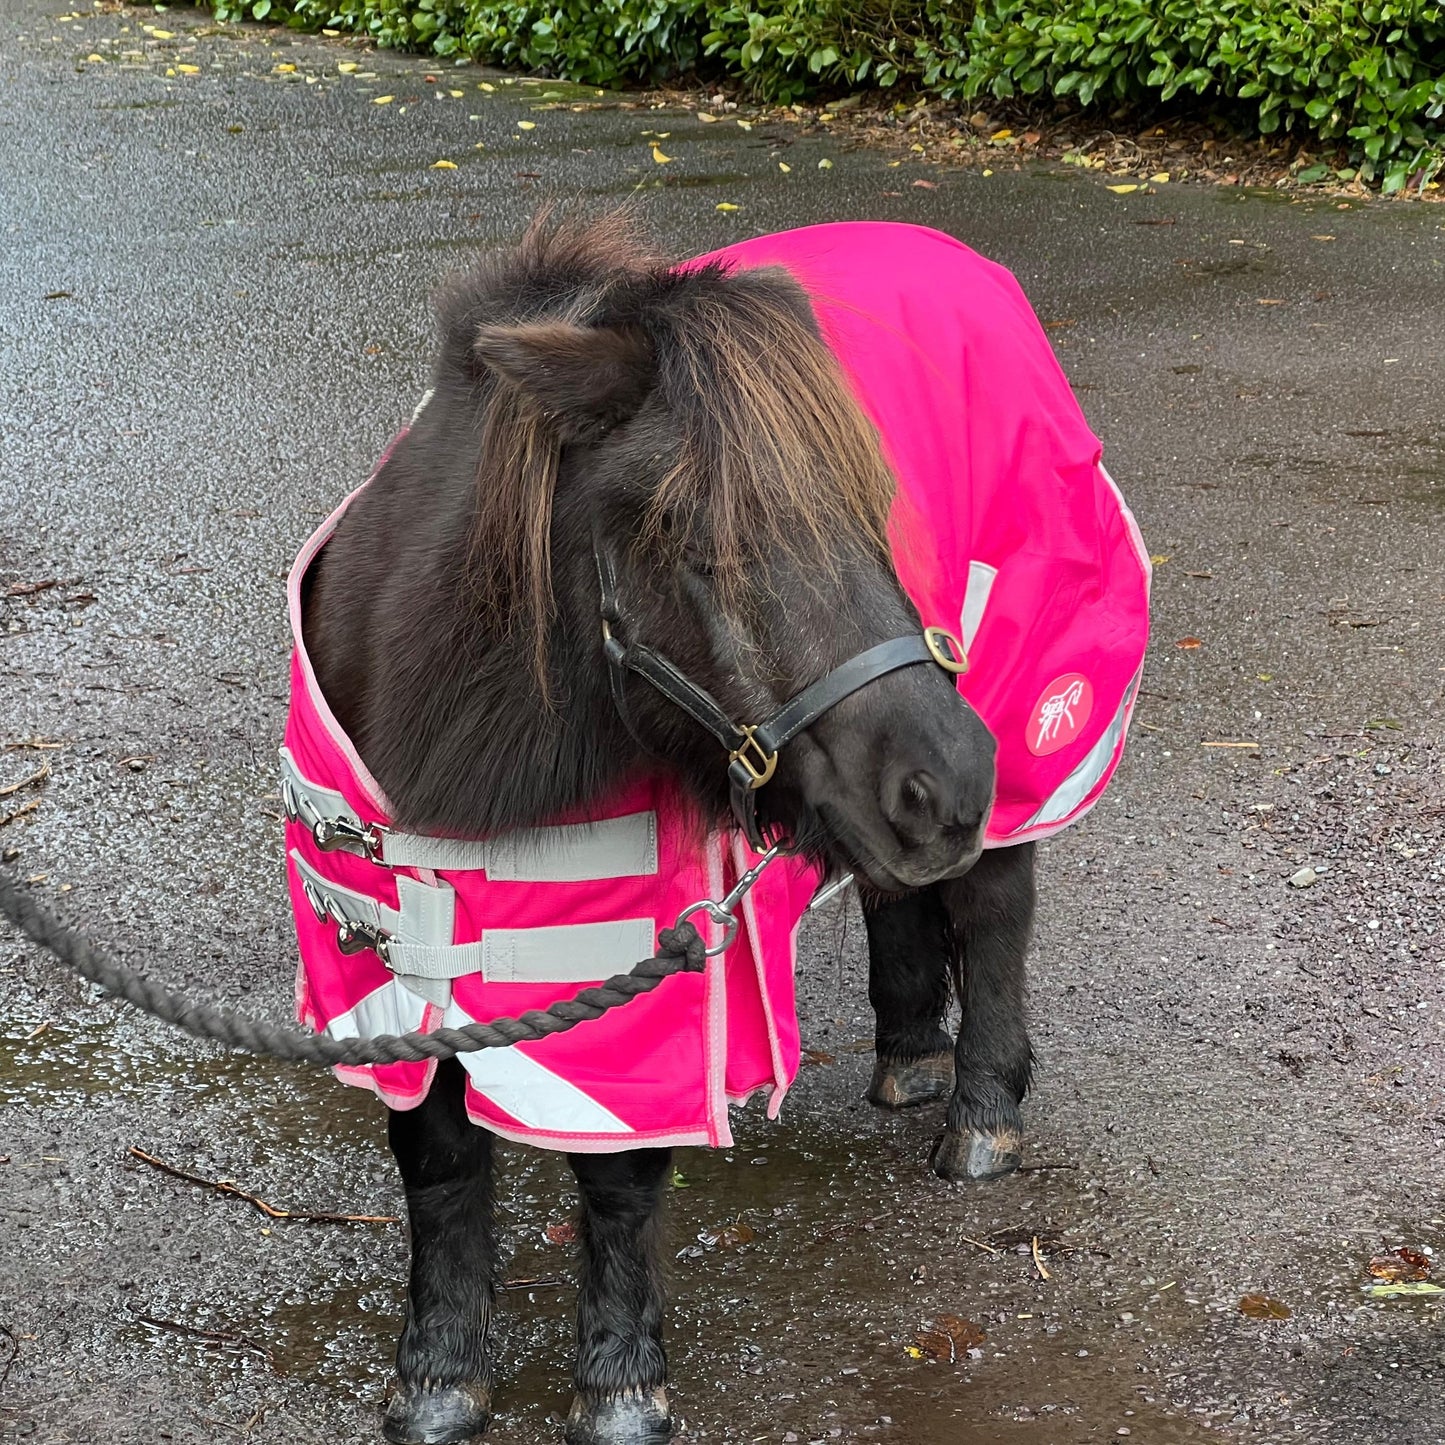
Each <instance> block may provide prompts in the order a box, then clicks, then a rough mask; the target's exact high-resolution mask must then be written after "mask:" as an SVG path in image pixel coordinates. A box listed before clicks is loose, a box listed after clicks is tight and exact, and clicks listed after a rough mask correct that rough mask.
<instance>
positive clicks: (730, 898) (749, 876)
mask: <svg viewBox="0 0 1445 1445" xmlns="http://www.w3.org/2000/svg"><path fill="white" fill-rule="evenodd" d="M782 847H783V845H782V844H781V843H774V844H773V846H772V847H771V848H769V849H768V851H767V852H766V853H764V854H763V856H762V857H761V858H759V859H758V861H757V862H756V863H754V864H753V866H752V867H751V868H749V869H748V870H747V872H746V873H744V874H743V875H742V876H741V877H740V878H739V879H738V881H737V882H736V883H734V884H733V886H732V888H731V889H730V890H729V892H728V894H727V896H726V897H725V898H723V899H722V900H721V901H719V900H718V899H716V898H701V899H699V900H698V901H697V902H696V903H690V904H688V906H687V907H686V908H684V909H683V910H682V912H681V913H679V914H678V915H677V922H676V923H674V924H673V925H672V926H673V927H674V928H681V927H682V925H683V924H684V923H686V922H687V920H688V919H689V918H691V917H692V915H693V914H694V913H706V914H707V916H708V917H709V918H711V919H712V921H713V922H714V923H718V924H721V925H722V930H723V936H722V942H721V943H717V944H714V945H713V946H712V947H711V948H704V949H703V951H702V952H703V957H704V958H715V957H716V956H717V955H718V954H720V953H725V952H726V951H727V950H728V949H729V948H731V947H732V946H733V942H734V941H735V940H736V938H737V936H738V916H737V912H736V909H737V906H738V904H740V903H741V902H742V901H743V899H744V898H746V897H747V896H748V894H749V893H750V892H751V891H752V887H753V884H754V883H756V882H757V881H758V879H759V878H761V877H762V876H763V869H765V868H766V867H767V866H768V864H769V863H771V862H772V861H773V859H774V858H776V857H777V856H778V854H779V853H780V852H781V851H782Z"/></svg>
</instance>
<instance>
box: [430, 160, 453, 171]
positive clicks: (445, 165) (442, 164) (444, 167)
mask: <svg viewBox="0 0 1445 1445" xmlns="http://www.w3.org/2000/svg"><path fill="white" fill-rule="evenodd" d="M431 168H432V170H434V171H454V170H456V168H457V163H456V162H455V161H433V162H432V163H431Z"/></svg>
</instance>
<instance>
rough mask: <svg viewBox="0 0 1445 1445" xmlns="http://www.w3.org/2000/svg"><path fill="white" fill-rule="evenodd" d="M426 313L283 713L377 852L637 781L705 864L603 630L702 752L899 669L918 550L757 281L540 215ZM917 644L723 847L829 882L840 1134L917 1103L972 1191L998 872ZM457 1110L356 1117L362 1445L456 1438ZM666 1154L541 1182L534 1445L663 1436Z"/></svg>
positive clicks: (486, 1165) (517, 820) (308, 604)
mask: <svg viewBox="0 0 1445 1445" xmlns="http://www.w3.org/2000/svg"><path fill="white" fill-rule="evenodd" d="M438 314H439V320H440V335H441V340H440V349H439V354H438V356H437V359H436V363H435V368H434V374H433V381H432V391H431V393H430V395H429V399H428V400H427V403H426V405H425V407H424V408H423V409H422V410H421V411H420V412H419V413H418V415H417V416H416V417H415V418H414V421H413V424H412V425H411V427H410V428H409V430H408V431H407V432H406V433H405V434H404V435H403V436H402V437H401V438H400V439H399V440H398V441H397V442H396V443H395V444H394V446H393V448H392V449H391V450H390V452H389V453H388V455H387V456H386V457H385V459H384V460H383V462H382V463H381V464H380V465H379V467H378V469H377V471H376V472H375V473H374V475H373V477H372V479H371V480H370V482H369V483H368V485H367V486H366V487H365V488H364V489H363V490H362V491H361V492H360V493H358V494H357V495H356V496H355V497H354V499H353V500H352V501H351V503H350V505H349V506H348V507H347V509H346V511H345V513H344V514H343V515H341V516H340V517H339V519H338V520H337V522H336V525H335V527H334V531H332V533H331V534H330V536H329V538H328V540H327V541H326V543H325V545H324V547H322V548H321V549H320V550H319V552H318V553H317V554H316V555H315V557H314V558H313V559H312V561H311V563H310V565H309V567H308V568H307V569H306V575H305V577H304V578H303V579H302V582H301V588H300V593H299V596H300V605H301V610H302V619H301V633H302V636H303V638H304V645H305V649H306V651H307V653H308V654H309V657H310V665H311V667H312V668H313V669H314V674H315V679H316V682H317V684H318V685H319V688H320V690H321V692H322V693H324V695H325V698H326V700H327V702H328V703H329V705H330V708H331V710H332V712H333V713H334V715H335V717H336V719H337V720H338V721H339V724H340V725H341V727H342V728H344V730H345V733H346V735H347V736H348V737H349V738H350V739H351V741H352V743H353V744H354V746H355V750H356V752H357V754H359V757H360V758H361V759H363V760H364V762H365V766H366V768H367V769H369V771H370V774H371V775H372V777H374V779H375V780H376V781H377V783H378V784H379V786H380V788H382V789H384V792H385V796H386V798H387V799H389V801H390V806H391V808H392V810H393V817H392V819H391V822H392V825H393V826H395V827H398V828H406V829H409V830H412V831H413V832H415V833H419V834H431V835H437V836H440V837H443V838H465V839H489V838H505V837H508V836H510V835H513V834H516V833H517V832H519V830H527V829H531V828H535V827H537V826H539V825H543V824H546V823H547V822H548V821H549V820H553V819H557V818H565V817H574V818H575V817H583V818H585V817H587V816H588V815H589V810H592V809H594V808H595V807H596V806H597V805H598V803H599V801H600V800H603V799H606V798H607V797H609V796H612V795H614V794H615V793H616V792H617V791H618V790H619V789H624V788H626V787H627V786H628V785H629V781H630V780H634V779H636V778H638V777H639V776H656V777H663V778H665V779H666V780H667V783H668V786H669V787H671V788H674V789H675V790H676V792H677V795H678V796H679V798H680V799H681V800H682V805H683V806H684V807H685V810H686V812H687V816H688V818H689V819H690V820H691V821H690V822H689V823H688V825H687V826H688V827H693V828H695V829H696V830H697V836H698V837H702V836H703V835H704V834H706V833H707V832H708V831H709V830H719V829H721V830H728V829H734V830H735V829H736V828H738V827H739V826H740V824H739V821H738V819H737V817H736V814H735V804H736V797H737V793H736V788H735V787H733V786H730V781H729V771H730V770H729V769H728V767H727V763H726V760H725V757H724V754H723V753H722V751H721V750H720V748H719V744H718V742H717V740H716V738H715V737H714V736H713V735H712V734H711V733H710V732H709V730H708V729H707V728H705V727H702V726H699V724H698V720H697V717H696V715H695V714H692V713H690V712H689V710H688V709H687V708H686V707H685V706H682V705H679V702H678V700H677V698H676V696H675V695H672V694H670V693H669V692H667V691H665V690H663V689H662V688H661V687H660V685H657V684H656V683H655V681H652V680H650V679H649V678H648V677H646V676H634V675H628V674H625V673H624V674H623V675H622V676H619V675H617V670H616V669H615V668H614V667H613V666H612V665H610V663H609V658H608V653H607V646H608V639H609V637H610V633H609V629H608V626H607V622H606V618H607V615H608V614H607V613H606V611H605V598H606V596H607V593H608V590H609V588H610V589H611V590H612V591H613V592H614V593H615V595H616V596H617V597H620V598H625V599H626V603H625V615H626V622H627V629H628V633H629V635H630V636H631V637H633V638H636V639H642V640H645V641H646V642H647V643H648V644H649V645H650V646H651V647H653V648H656V649H660V650H662V651H665V654H666V658H667V661H668V663H669V664H670V666H671V668H672V670H673V671H674V672H675V673H676V674H677V675H679V676H681V677H682V678H683V679H685V680H686V682H687V683H688V685H689V686H691V687H693V688H694V689H695V690H696V689H700V690H702V691H703V692H704V693H705V694H706V695H707V696H708V697H709V698H710V699H712V700H715V703H716V705H717V706H718V708H720V709H721V710H722V712H723V713H725V714H727V716H729V717H732V718H749V717H758V716H763V715H769V714H773V713H776V712H777V711H778V709H779V707H780V706H781V705H783V704H785V703H786V702H787V700H789V699H792V698H795V697H796V696H797V695H798V694H799V693H801V692H803V691H804V690H805V689H808V688H809V687H810V686H812V685H813V684H815V683H817V682H818V681H819V679H825V678H828V677H830V676H831V675H832V674H833V673H834V671H835V670H836V669H840V668H845V667H846V666H847V665H848V663H849V660H850V659H855V658H857V657H858V655H859V654H866V653H868V652H869V650H870V649H875V648H878V647H880V646H881V645H883V644H885V643H888V642H890V640H893V639H899V638H903V637H916V636H917V635H918V633H919V631H920V629H921V626H922V619H921V618H920V615H919V612H918V610H917V608H916V607H915V605H914V604H913V602H912V601H910V598H909V596H908V594H907V593H906V592H905V590H904V587H903V585H902V583H901V582H900V579H899V573H898V568H897V565H896V559H897V557H898V555H899V554H900V551H901V550H902V549H905V548H907V547H910V546H927V545H928V539H927V529H926V527H920V526H914V525H913V524H911V523H910V520H909V518H908V517H907V516H906V515H903V513H905V512H906V508H902V507H901V506H900V504H899V502H898V499H897V497H896V491H897V484H896V479H895V476H894V474H893V471H892V469H891V468H890V465H889V462H888V460H887V458H886V455H885V451H884V448H883V446H882V444H881V441H880V437H879V435H878V432H877V431H876V429H875V428H874V426H873V424H872V423H871V422H870V420H869V419H868V417H867V416H866V415H865V414H864V412H863V410H862V409H861V408H860V406H859V404H858V402H857V400H856V399H855V397H854V396H853V394H852V393H851V392H850V389H849V386H848V384H847V382H846V380H845V378H844V376H843V374H842V372H841V370H840V367H839V364H838V361H837V359H836V358H835V356H834V354H833V352H832V351H831V350H830V349H829V347H828V345H827V344H826V342H825V340H824V338H823V336H822V334H821V333H820V329H819V324H818V320H817V317H816V315H815V312H814V308H813V304H812V302H811V301H810V298H809V296H808V295H807V294H806V293H805V291H804V290H803V289H802V287H801V286H800V285H799V284H798V282H797V281H796V280H794V279H793V278H792V276H790V275H789V274H788V272H787V271H786V270H783V269H781V268H777V267H766V266H764V267H759V268H754V269H736V268H733V267H729V266H726V265H723V264H719V263H707V262H704V263H690V264H685V265H678V264H674V263H673V262H671V261H669V260H667V259H665V258H663V257H660V256H658V255H655V254H653V253H652V252H651V251H650V250H649V249H648V248H647V247H646V246H645V245H643V244H642V243H641V242H639V241H638V240H637V239H636V238H635V236H634V235H633V234H632V232H631V230H630V228H629V226H628V225H627V224H626V223H624V222H622V221H621V220H619V219H618V218H616V217H612V218H607V219H604V220H602V221H598V222H591V223H585V224H584V223H581V222H577V221H574V220H569V219H558V217H557V216H556V215H555V214H554V215H544V216H542V217H541V218H539V219H538V220H537V221H536V222H534V223H533V225H532V226H531V228H530V229H529V230H528V232H527V234H526V236H525V238H524V239H523V240H522V242H521V243H520V245H519V246H518V247H516V248H515V249H512V250H508V251H506V252H503V253H499V254H496V255H494V256H490V257H488V258H487V259H485V260H483V261H482V262H481V263H480V264H478V265H477V266H476V267H475V268H474V269H472V270H471V271H469V272H468V273H467V274H464V275H462V276H461V277H460V278H458V279H456V280H454V281H453V282H451V283H450V284H448V285H447V286H446V288H445V289H444V290H443V291H442V293H441V294H440V297H439V302H438ZM604 563H605V565H604ZM600 573H601V574H602V576H603V584H602V592H603V597H604V611H603V614H602V616H601V617H599V574H600ZM599 622H601V623H602V625H601V626H599ZM929 647H930V648H932V649H934V651H933V656H934V659H935V661H937V662H938V663H940V664H941V665H939V666H933V665H926V666H912V665H909V666H897V667H894V668H892V669H891V670H887V671H886V672H884V673H883V674H881V675H878V676H876V677H874V678H872V679H871V680H869V681H867V682H866V684H862V685H856V686H854V687H853V688H852V689H851V690H849V691H848V692H847V694H846V695H844V696H843V697H842V698H841V700H837V701H835V702H834V703H833V705H831V706H828V707H827V709H826V710H825V711H822V712H821V713H820V714H819V715H817V716H815V717H813V718H812V719H811V720H810V721H809V722H808V724H807V726H806V727H805V728H803V729H802V730H801V731H799V732H798V733H797V735H796V737H795V738H794V739H793V740H792V741H791V742H789V743H788V745H786V746H783V747H780V748H777V749H776V750H775V751H774V752H773V756H772V759H771V762H770V767H769V776H768V777H767V779H766V786H756V785H755V783H749V782H746V781H745V787H746V789H747V792H748V797H749V807H750V808H752V807H755V808H756V818H755V819H752V820H751V822H753V823H754V824H755V826H756V831H757V833H758V835H759V837H761V838H762V839H763V840H765V841H770V840H785V844H786V848H787V849H788V851H789V852H790V853H791V854H792V855H793V856H794V857H795V858H797V859H801V860H804V861H806V862H807V863H808V864H809V865H814V866H816V868H817V869H818V870H819V871H820V872H824V873H832V874H837V875H841V874H848V875H851V876H852V877H853V878H854V879H855V880H856V881H857V883H858V887H859V891H860V897H861V902H862V908H863V913H864V917H865V920H866V924H867V940H868V948H869V998H870V1001H871V1004H872V1007H873V1009H874V1011H875V1013H876V1016H877V1032H876V1046H877V1059H876V1066H875V1070H874V1074H873V1078H872V1082H871V1084H870V1087H869V1091H868V1096H869V1098H870V1100H871V1101H872V1102H873V1103H875V1104H877V1105H879V1106H881V1107H885V1108H888V1109H901V1108H907V1107H911V1106H914V1105H917V1104H921V1103H924V1102H926V1101H928V1100H933V1099H940V1098H943V1097H944V1096H948V1097H949V1103H948V1113H947V1123H946V1128H945V1130H944V1134H943V1137H942V1139H941V1141H940V1142H939V1143H938V1145H937V1147H936V1148H935V1150H934V1153H933V1156H932V1166H933V1168H934V1169H935V1171H936V1172H937V1173H939V1174H940V1175H942V1176H943V1177H945V1178H949V1179H959V1180H962V1179H986V1178H991V1177H995V1176H997V1175H999V1174H1002V1173H1006V1172H1007V1171H1008V1170H1009V1169H1011V1168H1013V1167H1015V1166H1016V1165H1017V1164H1018V1163H1019V1148H1020V1143H1019V1139H1020V1131H1021V1127H1022V1125H1021V1118H1020V1113H1019V1105H1020V1102H1021V1101H1022V1099H1023V1097H1024V1095H1025V1093H1026V1091H1027V1089H1028V1087H1029V1082H1030V1072H1031V1067H1032V1058H1033V1056H1032V1051H1031V1048H1030V1044H1029V1038H1028V1034H1027V1031H1026V1027H1025V1022H1024V960H1025V953H1026V949H1027V944H1028V939H1029V932H1030V927H1031V921H1032V917H1033V912H1034V844H1033V842H1031V841H1023V842H1021V843H1019V844H1017V845H1016V846H1004V847H990V848H989V849H988V850H987V851H985V850H984V848H983V843H984V831H985V826H986V823H987V820H988V817H989V813H990V808H991V806H992V805H993V802H994V787H995V740H994V738H993V736H992V734H991V733H990V730H989V728H988V727H986V726H985V724H984V722H983V721H982V719H981V718H980V716H979V715H978V713H977V712H976V711H975V710H974V708H973V707H971V706H970V705H969V704H968V703H967V702H966V701H965V700H964V699H963V698H962V697H961V696H960V693H959V690H958V687H957V685H956V684H957V678H956V677H955V676H954V675H953V674H954V673H955V672H956V671H957V670H958V666H959V660H958V659H956V658H955V657H954V656H953V654H952V652H951V651H950V649H949V647H948V645H946V644H943V645H941V653H940V651H939V647H940V645H939V644H937V643H935V642H932V641H930V643H929ZM650 681H652V685H649V684H650ZM745 749H746V744H744V746H743V748H740V749H739V751H745ZM736 761H737V760H736V758H735V759H734V762H735V763H736ZM744 761H746V759H744ZM732 772H733V773H734V774H735V772H736V768H734V769H732ZM749 776H750V777H754V778H755V776H756V773H754V774H750V775H749ZM734 782H735V778H734ZM670 984H671V981H670V980H669V982H668V984H665V985H664V986H663V990H661V991H660V993H659V996H660V995H661V993H662V992H665V990H666V989H667V987H669V986H670ZM951 989H952V990H955V991H956V992H957V995H958V998H959V1000H960V1001H961V1003H962V1006H963V1007H962V1024H961V1027H960V1030H959V1032H958V1035H957V1037H956V1038H951V1037H950V1036H949V1035H948V1033H947V1032H946V1031H945V1028H944V1022H945V1017H946V1008H947V1004H948V1000H949V994H950V990H951ZM628 1007H629V1008H630V1009H636V1008H640V1007H641V1005H640V1004H637V1003H634V1004H632V1005H629V1006H628ZM623 1012H626V1010H624V1011H623ZM589 1027H594V1026H593V1025H587V1024H584V1025H582V1026H581V1030H585V1029H587V1028H589ZM581 1030H579V1033H580V1032H581ZM465 1084H466V1075H465V1073H464V1070H463V1068H462V1066H461V1065H460V1064H459V1063H458V1062H456V1061H450V1062H447V1063H444V1064H441V1065H440V1066H438V1067H437V1068H436V1070H435V1074H434V1076H432V1077H431V1078H430V1082H429V1086H428V1087H427V1088H426V1090H425V1093H424V1096H423V1097H420V1098H419V1099H416V1100H408V1101H407V1103H408V1104H409V1105H411V1106H410V1107H397V1108H393V1109H392V1110H391V1112H390V1115H389V1123H388V1128H389V1142H390V1146H391V1149H392V1152H393V1154H394V1156H395V1159H396V1163H397V1165H398V1168H399V1170H400V1173H401V1178H402V1181H403V1184H404V1188H405V1195H406V1204H407V1211H408V1217H409V1223H410V1240H411V1270H410V1280H409V1287H408V1295H407V1309H406V1319H405V1324H404V1327H403V1329H402V1331H401V1335H400V1339H399V1343H398V1348H397V1356H396V1378H395V1381H394V1384H393V1387H392V1390H391V1392H390V1394H389V1398H388V1401H387V1403H386V1406H385V1411H384V1419H383V1428H384V1433H385V1435H386V1438H387V1439H388V1440H391V1441H393V1442H397V1445H438V1442H447V1441H462V1440H468V1439H471V1438H473V1437H475V1436H477V1435H479V1434H481V1433H482V1431H483V1430H484V1429H485V1428H486V1426H487V1424H488V1421H489V1418H490V1413H491V1389H492V1367H491V1356H490V1349H489V1334H490V1330H491V1326H492V1321H493V1314H494V1305H495V1294H494V1290H495V1283H494V1265H495V1258H496V1247H495V1239H494V1234H493V1223H492V1196H491V1182H490V1181H491V1171H492V1161H493V1135H492V1133H491V1132H490V1131H489V1130H488V1129H485V1128H481V1127H478V1126H477V1124H476V1123H474V1122H473V1120H472V1118H471V1117H470V1116H469V1113H468V1110H467V1107H466V1103H465V1099H464V1090H465ZM671 1157H672V1156H671V1150H670V1149H669V1148H666V1147H637V1148H613V1149H603V1150H600V1151H598V1150H589V1151H582V1150H575V1151H569V1152H568V1161H569V1163H570V1165H571V1167H572V1169H573V1171H574V1173H575V1176H576V1180H577V1186H578V1190H579V1194H580V1217H579V1223H578V1240H579V1245H580V1254H581V1262H580V1279H579V1296H578V1306H577V1350H576V1361H575V1370H574V1387H575V1398H574V1402H573V1405H572V1408H571V1411H570V1414H569V1416H568V1419H567V1423H566V1427H565V1428H566V1440H567V1442H568V1445H657V1442H661V1441H664V1440H666V1439H668V1438H669V1437H670V1434H671V1432H672V1429H673V1416H672V1411H671V1407H670V1404H669V1401H668V1395H667V1389H666V1379H667V1362H666V1354H665V1351H664V1345H663V1314H664V1294H663V1285H662V1280H661V1274H660V1268H659V1259H660V1250H661V1245H662V1240H663V1227H662V1205H663V1196H664V1192H665V1187H666V1183H667V1180H668V1179H669V1177H670V1160H671Z"/></svg>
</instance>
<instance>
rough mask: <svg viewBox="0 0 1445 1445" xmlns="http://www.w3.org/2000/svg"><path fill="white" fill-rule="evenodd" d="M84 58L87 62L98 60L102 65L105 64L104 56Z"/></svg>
mask: <svg viewBox="0 0 1445 1445" xmlns="http://www.w3.org/2000/svg"><path fill="white" fill-rule="evenodd" d="M85 58H86V59H87V60H99V61H100V62H101V63H102V64H104V63H105V56H103V55H87V56H86V57H85Z"/></svg>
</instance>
